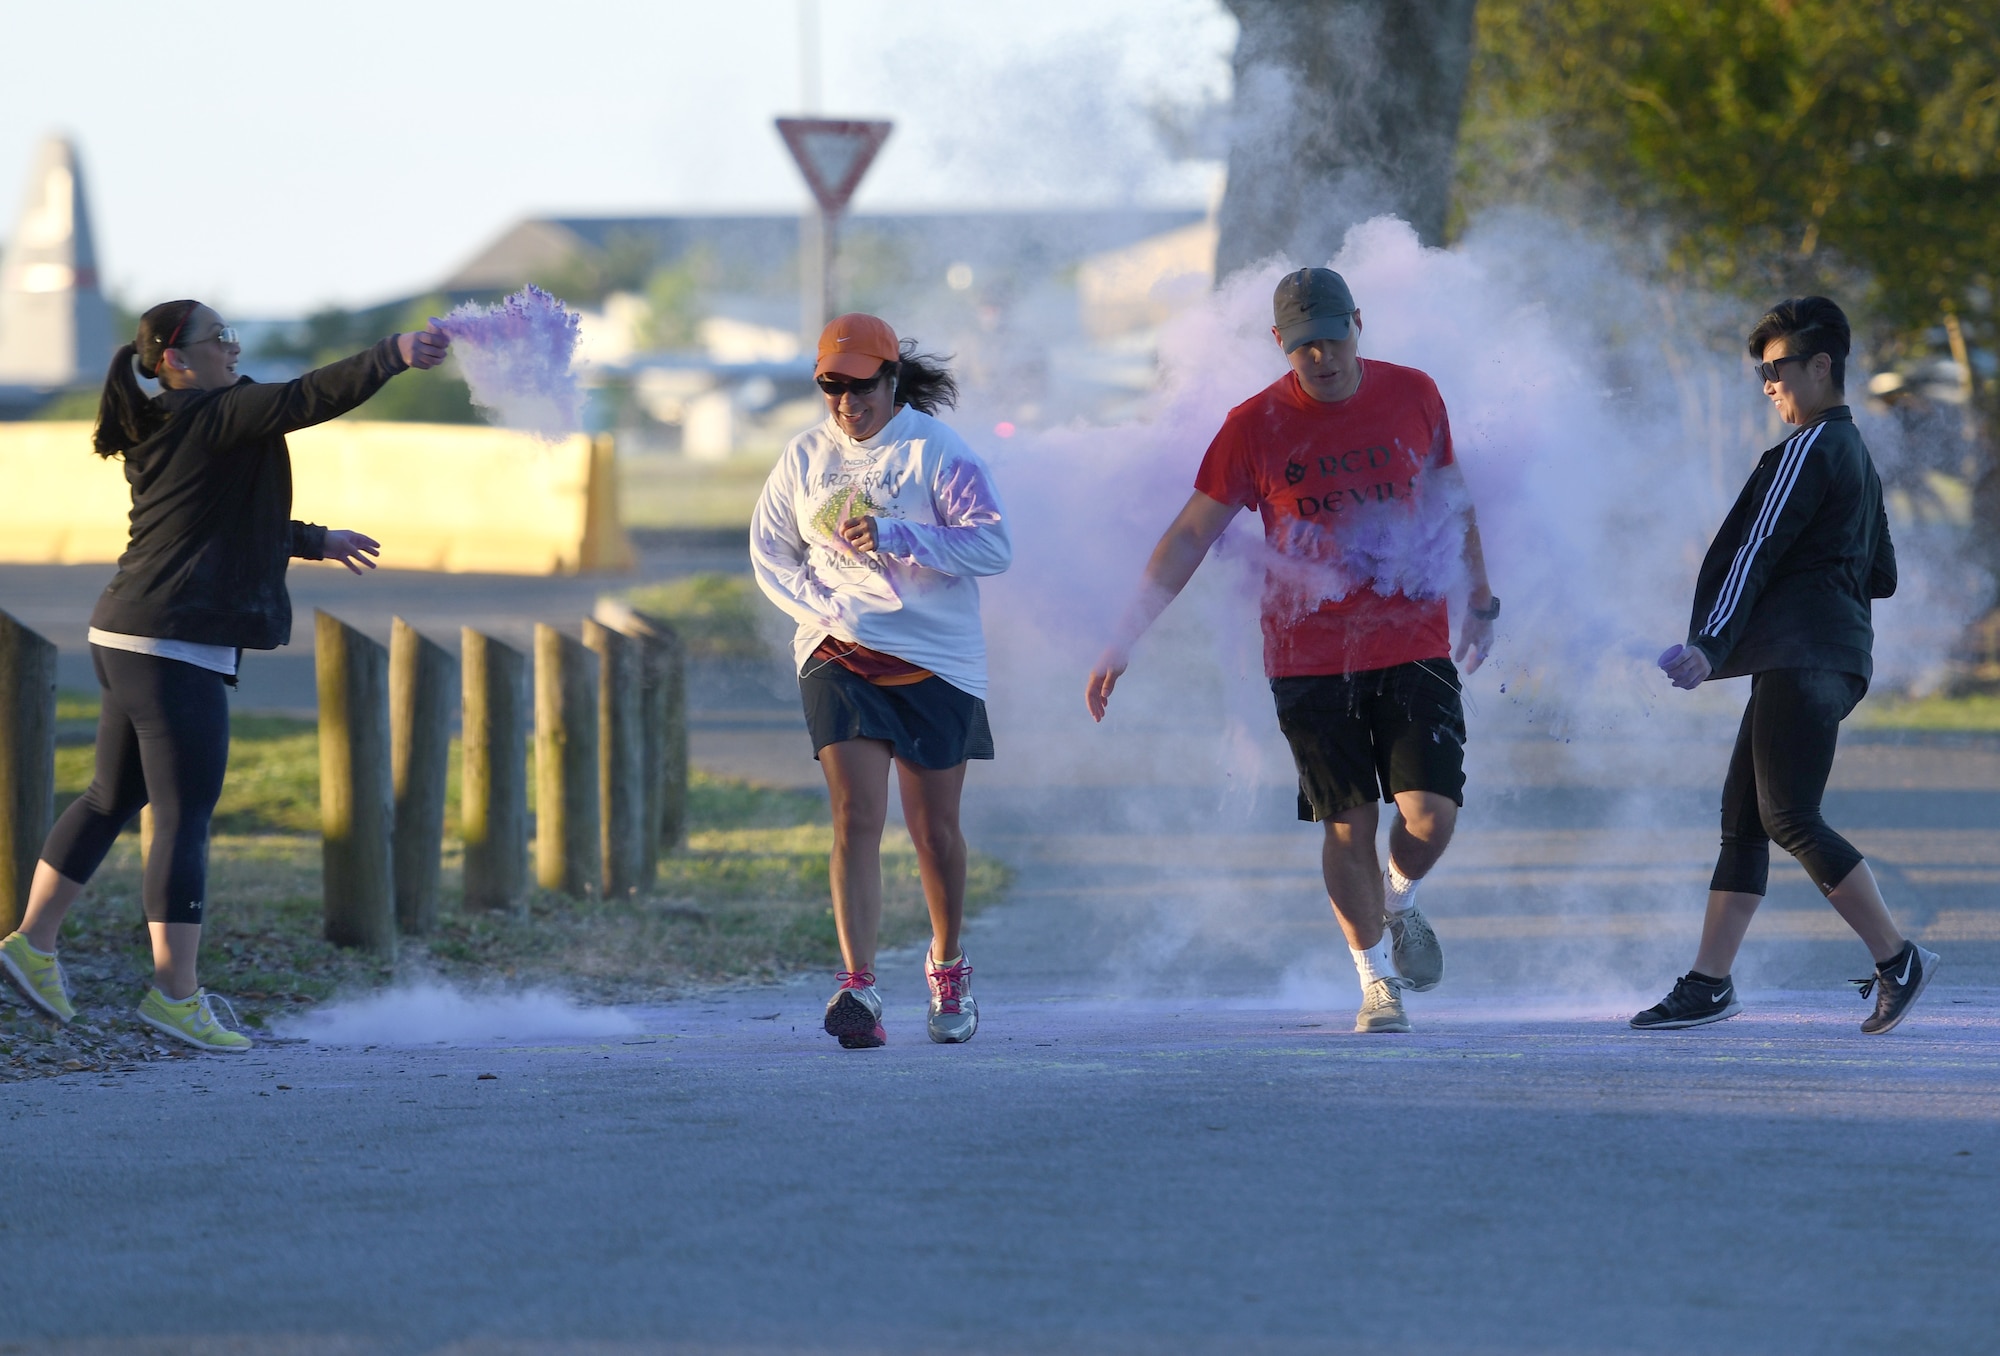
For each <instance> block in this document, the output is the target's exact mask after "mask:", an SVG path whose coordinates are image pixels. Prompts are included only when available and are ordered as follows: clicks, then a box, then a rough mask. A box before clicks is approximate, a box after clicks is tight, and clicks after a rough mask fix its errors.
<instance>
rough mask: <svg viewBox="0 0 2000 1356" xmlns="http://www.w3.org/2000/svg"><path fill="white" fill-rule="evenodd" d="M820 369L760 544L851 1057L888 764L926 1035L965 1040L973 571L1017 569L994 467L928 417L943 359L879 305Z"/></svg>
mask: <svg viewBox="0 0 2000 1356" xmlns="http://www.w3.org/2000/svg"><path fill="white" fill-rule="evenodd" d="M813 377H814V380H815V381H817V382H818V384H819V387H820V390H821V391H822V392H824V393H825V395H826V405H827V418H826V420H825V421H824V422H822V423H821V424H819V425H818V426H817V427H815V428H812V429H810V430H808V431H807V432H805V433H801V434H800V435H799V436H798V437H796V438H794V439H792V441H791V443H790V444H788V445H787V446H786V448H785V452H784V455H783V456H782V457H780V458H779V460H778V464H777V466H776V467H774V468H773V469H772V471H771V476H770V479H769V480H767V481H766V482H765V484H764V493H763V496H762V497H761V498H760V499H759V500H758V501H757V513H756V517H755V518H754V519H753V521H752V523H751V527H750V557H751V563H752V565H753V566H754V567H755V570H756V574H757V583H758V585H759V587H761V588H762V589H763V590H764V593H765V595H766V596H768V597H769V598H770V599H771V601H772V602H774V603H776V604H777V605H778V606H779V607H780V608H782V609H784V611H785V612H786V614H787V615H789V616H790V617H792V618H793V619H794V620H795V621H797V622H798V631H797V633H796V634H795V636H794V637H793V642H792V646H793V657H794V659H795V660H796V661H797V663H798V665H799V689H800V694H801V696H802V698H803V700H804V703H805V710H806V725H807V727H808V728H809V730H810V731H811V734H812V741H813V750H814V756H815V757H816V758H818V759H819V762H820V769H821V771H822V772H823V773H824V774H825V776H826V787H827V793H828V795H829V797H830V799H831V801H832V806H833V859H832V861H831V863H830V865H829V871H828V874H829V876H830V877H831V880H832V886H833V916H834V921H835V923H836V924H837V926H838V928H839V931H840V952H841V959H842V961H843V962H844V963H845V966H846V968H845V969H843V970H842V971H841V972H840V976H839V981H840V988H839V990H838V991H837V992H836V993H835V994H834V996H833V998H832V999H831V1000H830V1001H829V1002H828V1003H827V1006H826V1030H827V1032H828V1034H829V1035H832V1036H835V1037H837V1038H838V1039H839V1041H840V1043H841V1044H842V1045H843V1046H845V1047H847V1048H848V1049H850V1050H854V1049H867V1048H871V1047H874V1046H878V1045H881V1044H882V1043H883V1041H884V1040H885V1039H886V1037H885V1035H884V1032H883V1030H882V1000H881V998H880V997H879V996H878V995H877V994H876V992H875V974H874V968H875V940H876V933H877V931H878V929H879V926H880V923H881V919H882V830H883V826H884V825H885V824H886V822H887V820H888V815H889V768H890V765H891V764H892V763H893V764H894V765H895V768H896V777H897V781H898V784H899V786H900V788H901V791H902V796H903V817H904V819H905V820H906V821H907V823H908V824H909V829H910V841H911V842H912V843H914V844H915V845H916V849H917V864H918V868H919V870H920V871H921V873H922V875H923V882H924V898H925V900H926V902H927V903H928V904H929V907H930V915H931V934H932V935H931V945H930V949H929V951H927V952H926V953H925V957H924V974H925V978H926V980H927V982H928V984H929V986H930V1018H929V1021H928V1023H927V1025H928V1028H929V1032H930V1038H931V1039H932V1040H934V1041H937V1042H940V1043H942V1044H952V1043H956V1042H959V1041H966V1040H970V1039H972V1033H973V1032H974V1031H975V1030H976V1029H977V1028H978V1026H979V1009H978V1007H977V1006H976V1005H975V1004H974V1003H973V1000H972V996H971V993H970V987H971V976H972V967H971V965H969V964H968V963H967V962H966V959H965V955H964V952H963V950H962V949H961V948H960V946H959V927H960V924H961V923H962V922H963V920H964V916H965V837H964V835H963V834H962V833H961V832H960V830H959V823H958V807H959V797H960V793H961V792H962V790H963V788H964V786H965V764H966V760H968V759H971V758H991V757H992V756H993V736H992V733H991V731H990V730H989V729H988V728H987V723H986V701H985V698H986V638H985V634H984V632H983V631H982V630H981V628H980V621H979V585H978V584H977V583H976V582H975V580H977V579H978V577H979V576H981V575H989V574H999V573H1000V572H1001V571H1002V570H1005V569H1006V568H1007V566H1008V565H1009V564H1010V563H1011V562H1012V560H1013V545H1012V543H1011V542H1010V540H1009V538H1008V534H1007V522H1006V518H1005V515H1004V514H1003V513H1002V511H1001V508H1000V499H999V496H998V495H997V494H996V493H995V492H994V489H993V479H992V476H991V474H990V473H989V472H988V470H987V468H986V464H985V462H983V461H981V460H980V458H979V455H978V454H977V453H975V452H974V451H973V450H972V449H971V448H970V447H968V446H966V444H965V441H964V440H963V439H962V438H960V437H959V436H958V435H957V434H956V433H954V432H952V431H951V429H949V428H948V427H946V426H945V425H944V424H943V423H941V422H940V421H939V420H938V419H936V418H935V417H934V416H935V414H936V412H937V411H938V410H939V409H941V408H943V407H946V406H949V405H951V404H953V403H955V402H956V400H957V397H958V386H957V383H956V382H954V381H953V380H952V377H951V374H950V373H949V372H947V371H946V370H945V368H944V367H943V365H942V364H941V363H940V362H938V361H937V360H936V359H933V358H928V357H925V356H923V355H920V354H918V353H917V351H916V344H915V342H914V341H909V340H904V341H899V340H898V339H897V338H896V333H895V331H894V330H892V329H891V328H890V327H889V325H888V324H887V323H886V322H885V321H883V320H881V319H879V318H877V317H875V316H871V315H844V316H841V317H839V318H838V319H836V320H835V321H834V322H833V323H832V324H830V325H828V326H827V327H826V330H825V332H824V333H823V334H821V335H820V341H819V356H818V360H817V362H816V364H815V366H814V371H813Z"/></svg>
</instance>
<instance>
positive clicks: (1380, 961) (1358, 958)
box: [1347, 930, 1400, 985]
mask: <svg viewBox="0 0 2000 1356" xmlns="http://www.w3.org/2000/svg"><path fill="white" fill-rule="evenodd" d="M1393 947H1394V943H1393V942H1391V941H1390V938H1389V934H1388V932H1387V931H1386V930H1385V931H1384V932H1383V933H1382V940H1381V941H1379V942H1377V943H1375V945H1373V946H1371V947H1369V948H1368V949H1367V950H1366V951H1356V950H1355V949H1354V948H1353V947H1351V946H1350V947H1349V948H1347V954H1348V955H1350V956H1352V957H1354V972H1355V973H1356V974H1358V975H1360V976H1361V982H1362V983H1363V984H1364V985H1365V984H1369V983H1372V982H1373V981H1375V980H1378V979H1398V978H1400V976H1399V975H1398V974H1397V973H1396V957H1395V955H1394V954H1393Z"/></svg>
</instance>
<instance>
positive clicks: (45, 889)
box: [19, 862, 83, 951]
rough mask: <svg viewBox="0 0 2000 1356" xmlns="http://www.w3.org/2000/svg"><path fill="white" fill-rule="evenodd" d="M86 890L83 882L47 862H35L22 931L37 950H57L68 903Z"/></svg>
mask: <svg viewBox="0 0 2000 1356" xmlns="http://www.w3.org/2000/svg"><path fill="white" fill-rule="evenodd" d="M82 893H83V882H82V881H80V880H71V879H70V878H69V877H67V876H65V875H63V874H62V873H61V872H59V871H57V870H56V869H55V868H54V867H53V866H50V865H49V864H48V863H47V862H36V863H35V874H34V878H33V879H32V880H30V881H29V883H28V907H27V909H26V910H25V911H24V912H23V913H22V914H21V926H20V929H19V931H20V933H21V935H22V936H23V937H26V938H27V939H28V944H29V945H30V946H32V947H34V948H35V950H37V951H54V950H55V949H56V939H57V938H58V937H59V936H60V935H61V933H62V925H63V919H64V918H66V917H68V916H69V906H70V905H72V904H74V903H76V897H77V896H78V895H80V894H82Z"/></svg>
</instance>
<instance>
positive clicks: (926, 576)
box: [750, 405, 1014, 698]
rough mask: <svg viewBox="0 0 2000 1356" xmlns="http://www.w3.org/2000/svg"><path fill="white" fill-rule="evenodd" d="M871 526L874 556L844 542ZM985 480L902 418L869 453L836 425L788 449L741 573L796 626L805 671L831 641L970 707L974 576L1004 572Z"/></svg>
mask: <svg viewBox="0 0 2000 1356" xmlns="http://www.w3.org/2000/svg"><path fill="white" fill-rule="evenodd" d="M862 516H869V517H873V518H874V519H875V520H876V521H875V532H876V544H877V549H876V550H874V551H873V552H870V553H867V554H863V553H861V552H858V551H856V550H855V549H854V548H853V547H852V546H849V545H848V544H847V540H846V539H845V538H844V537H842V536H841V535H840V524H841V523H842V522H843V521H844V520H846V519H848V518H855V517H862ZM1013 559H1014V548H1013V543H1012V540H1011V538H1010V537H1009V534H1008V531H1007V520H1006V517H1005V515H1004V513H1003V511H1002V509H1001V507H1000V496H999V495H998V494H997V493H996V492H995V490H994V488H993V476H992V473H991V472H990V471H989V470H988V469H987V466H986V463H985V462H984V461H982V460H981V459H980V457H979V454H978V453H976V452H974V451H973V450H972V449H971V448H970V447H968V446H966V444H965V440H964V439H962V438H960V437H959V436H958V435H957V434H956V433H954V432H952V430H951V429H950V428H948V427H946V426H945V424H943V423H942V422H941V421H939V420H937V419H934V418H932V417H931V416H930V415H928V414H925V413H923V412H922V411H921V410H918V409H916V408H914V407H912V406H908V405H906V406H904V407H903V408H902V409H901V410H898V411H897V412H896V415H895V417H894V418H892V419H891V420H890V421H889V422H888V423H887V424H886V425H884V426H883V428H882V430H881V431H880V432H879V433H877V434H876V435H875V436H874V437H873V438H870V439H868V440H867V441H866V442H856V441H855V440H854V439H852V438H850V437H848V436H847V435H846V434H845V433H843V432H841V430H840V426H839V425H838V424H836V423H835V422H834V421H833V419H832V417H831V416H829V417H828V418H827V419H825V420H824V421H822V422H821V423H820V424H819V425H818V427H816V428H812V429H808V430H807V431H806V432H804V433H801V434H800V435H799V436H798V437H796V438H794V439H792V441H791V442H790V443H789V444H787V445H786V447H785V450H784V453H783V455H781V456H780V457H779V458H778V464H777V465H776V466H774V467H773V468H772V469H771V475H770V478H769V479H767V480H766V481H765V482H764V493H763V494H762V496H761V497H759V499H758V501H757V510H756V513H755V515H754V516H753V517H752V519H751V523H750V563H751V566H752V568H753V569H754V571H755V572H756V576H757V583H758V586H759V587H760V588H762V589H763V590H764V594H765V596H766V597H768V598H769V599H770V600H771V601H772V602H773V603H776V604H777V605H778V606H779V607H780V608H782V609H783V610H784V611H785V613H786V614H787V615H789V616H790V617H791V618H792V619H793V620H794V621H796V622H797V623H798V630H797V631H796V632H795V633H794V635H793V637H792V653H793V658H794V659H795V660H796V661H797V663H798V665H799V666H800V667H801V668H802V667H804V665H805V663H806V660H807V659H808V658H809V657H810V656H811V655H812V652H813V651H814V650H815V649H817V648H818V647H819V644H820V642H821V641H823V640H825V639H826V638H827V637H828V636H832V637H834V638H835V639H837V640H845V641H851V642H853V643H855V644H858V645H865V646H867V647H868V648H869V649H872V650H879V651H881V652H883V653H884V654H890V655H894V656H895V657H896V658H898V659H902V660H905V661H907V662H909V663H911V664H914V665H915V666H917V667H918V668H921V669H929V670H930V671H931V672H932V673H935V674H936V675H937V676H938V677H940V678H942V679H944V680H945V681H946V682H947V683H950V684H951V685H952V686H953V687H956V688H958V689H960V690H961V691H964V692H969V693H971V694H972V695H973V696H975V697H981V698H983V697H985V695H986V636H985V633H984V631H983V630H982V628H981V626H980V619H979V585H978V584H977V583H976V582H975V581H976V579H977V578H978V577H979V576H981V575H990V574H999V573H1000V572H1002V571H1003V570H1005V569H1006V568H1007V567H1008V566H1009V565H1010V564H1012V563H1013Z"/></svg>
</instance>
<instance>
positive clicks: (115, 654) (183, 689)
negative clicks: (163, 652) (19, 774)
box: [42, 645, 229, 923]
mask: <svg viewBox="0 0 2000 1356" xmlns="http://www.w3.org/2000/svg"><path fill="white" fill-rule="evenodd" d="M90 658H91V662H92V664H94V665H95V666H96V669H97V684H98V686H99V687H100V688H102V689H103V696H104V709H103V712H102V713H101V714H100V715H99V716H98V718H97V771H96V774H95V775H94V776H93V777H92V778H91V782H90V789H89V790H87V791H85V792H84V793H83V795H82V796H80V797H78V798H77V800H76V801H74V802H73V803H72V804H71V805H70V807H69V808H68V809H67V810H64V811H63V813H62V818H60V819H58V820H57V821H56V826H55V828H54V829H53V830H51V831H50V833H49V840H48V842H47V843H45V844H43V846H42V860H43V861H45V862H47V863H48V864H49V865H50V866H52V867H54V868H55V869H56V870H57V871H60V872H61V873H62V874H63V875H64V876H66V877H68V878H69V879H70V880H73V881H87V880H89V879H90V878H91V876H92V875H94V874H95V873H96V871H97V868H98V866H99V865H101V864H102V863H103V861H104V854H105V853H107V852H109V851H111V844H112V843H113V842H114V841H116V839H117V837H118V834H119V831H120V830H122V829H123V828H124V827H125V826H126V825H127V824H129V823H130V822H131V821H132V816H133V815H136V814H138V813H139V810H140V807H141V806H144V805H147V804H151V805H152V807H153V851H152V854H151V855H150V856H148V857H147V858H146V875H145V882H144V884H143V885H142V886H141V887H140V891H139V899H140V903H141V904H142V905H143V906H144V907H145V910H146V920H147V921H148V922H152V923H199V922H200V921H201V912H202V902H203V901H204V900H205V899H206V898H207V897H208V821H209V818H210V817H211V816H212V815H213V814H214V813H215V802H216V801H217V800H219V799H221V797H222V775H223V773H224V771H225V770H226V769H227V768H228V766H229V697H228V695H227V693H226V692H225V690H224V683H223V678H222V675H221V674H219V673H212V672H210V671H209V670H207V669H204V668H201V667H199V666H197V665H194V664H187V663H183V662H182V661H180V660H178V659H161V658H158V657H157V656H154V655H150V654H132V653H130V652H128V651H125V650H107V649H105V648H104V647H102V646H99V645H93V646H91V647H90Z"/></svg>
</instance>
